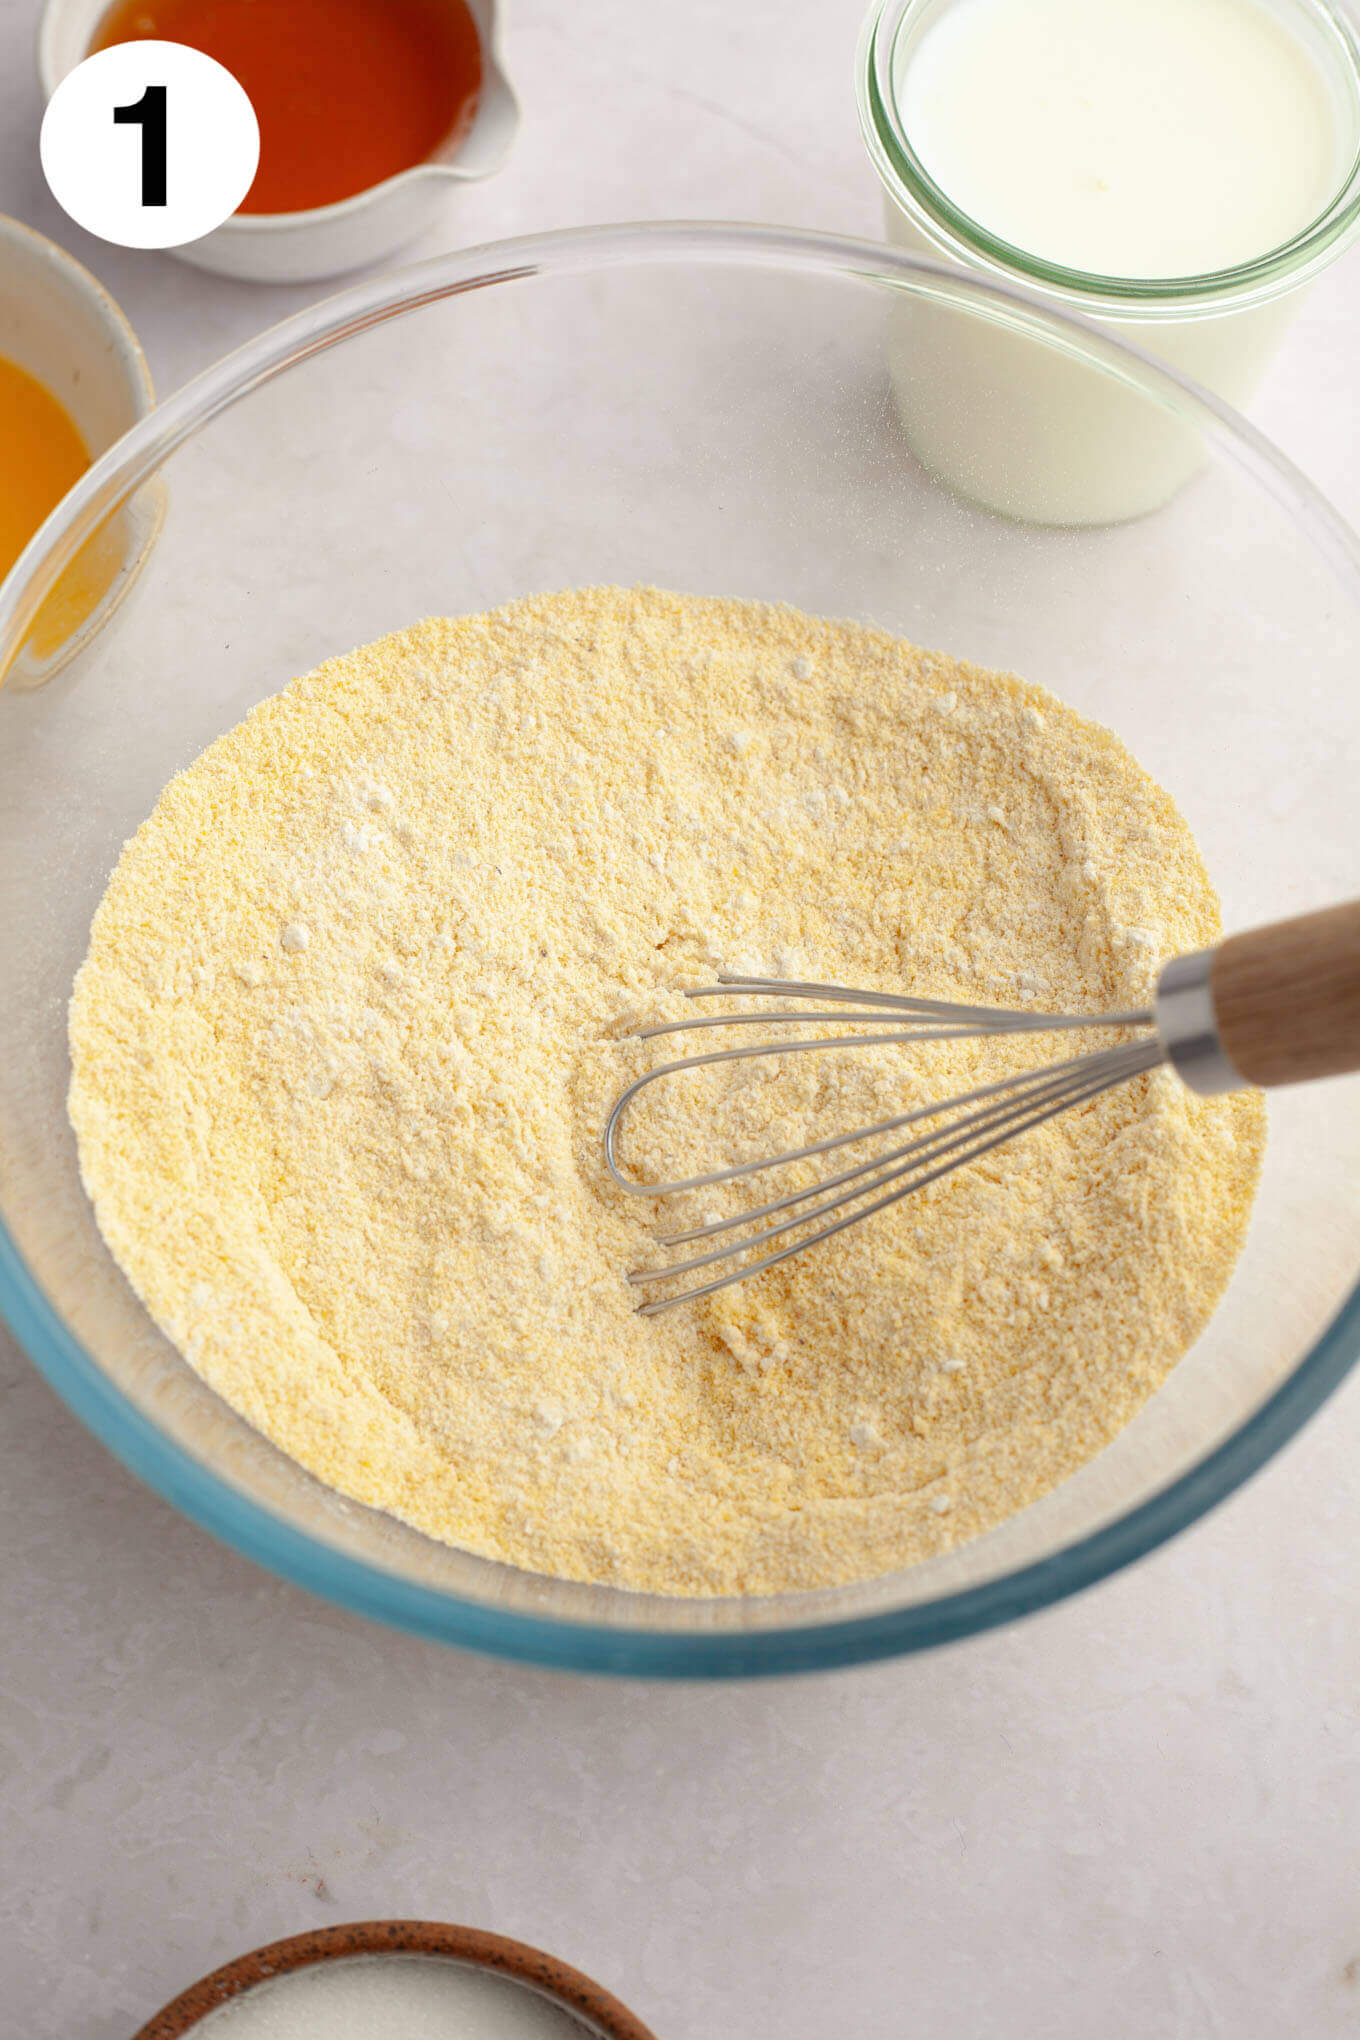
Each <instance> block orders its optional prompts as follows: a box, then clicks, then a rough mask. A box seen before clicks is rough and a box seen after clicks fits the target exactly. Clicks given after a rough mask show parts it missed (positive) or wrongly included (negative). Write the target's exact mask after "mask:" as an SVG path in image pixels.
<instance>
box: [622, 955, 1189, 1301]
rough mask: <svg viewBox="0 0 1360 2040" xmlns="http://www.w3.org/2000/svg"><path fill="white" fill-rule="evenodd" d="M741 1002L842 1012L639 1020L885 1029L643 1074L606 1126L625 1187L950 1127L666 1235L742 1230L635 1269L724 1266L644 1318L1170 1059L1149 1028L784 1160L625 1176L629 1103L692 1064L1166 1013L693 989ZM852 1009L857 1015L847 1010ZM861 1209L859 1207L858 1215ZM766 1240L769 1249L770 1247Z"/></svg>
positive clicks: (677, 1027)
mask: <svg viewBox="0 0 1360 2040" xmlns="http://www.w3.org/2000/svg"><path fill="white" fill-rule="evenodd" d="M732 996H750V997H753V998H760V999H764V998H770V997H778V998H788V999H799V1000H814V999H815V1000H819V1001H823V1002H829V1004H830V1010H821V1011H814V1012H807V1011H799V1010H798V1009H797V1008H796V1007H795V1008H780V1009H776V1010H774V1011H769V1010H756V1011H753V1012H749V1013H717V1014H706V1015H704V1016H702V1017H701V1018H697V1019H690V1020H672V1021H667V1022H664V1023H662V1024H659V1025H656V1026H652V1027H644V1028H640V1029H639V1030H638V1032H637V1035H636V1036H635V1038H636V1039H642V1040H646V1039H654V1038H656V1037H658V1036H661V1035H668V1034H679V1033H685V1032H690V1031H695V1030H698V1029H702V1028H711V1027H751V1026H765V1027H768V1026H772V1025H783V1026H809V1025H817V1024H829V1025H860V1026H863V1025H866V1024H867V1025H870V1026H876V1027H878V1028H879V1029H880V1031H879V1032H876V1033H869V1034H864V1033H846V1034H836V1035H829V1036H818V1037H816V1038H814V1039H813V1040H810V1041H790V1040H787V1039H783V1040H776V1041H761V1042H757V1043H753V1044H746V1045H742V1046H739V1047H736V1048H724V1049H714V1050H709V1051H708V1052H706V1053H700V1054H697V1055H691V1056H682V1057H679V1058H677V1059H676V1060H674V1061H671V1062H666V1063H661V1064H659V1065H658V1066H657V1067H656V1068H655V1069H653V1070H649V1071H647V1072H646V1073H645V1074H644V1075H643V1076H641V1077H638V1078H636V1079H635V1080H634V1081H633V1082H632V1083H631V1084H629V1085H628V1087H627V1088H626V1089H625V1090H624V1091H623V1092H621V1093H620V1095H619V1097H618V1098H617V1099H616V1100H615V1103H614V1106H613V1108H612V1110H611V1111H610V1114H609V1118H608V1120H607V1122H606V1126H605V1136H604V1151H605V1162H606V1166H607V1167H608V1169H609V1172H610V1175H611V1176H612V1177H613V1180H614V1181H615V1183H616V1184H618V1186H619V1188H620V1189H622V1190H626V1191H627V1192H629V1194H630V1195H632V1196H637V1197H654V1198H660V1197H669V1196H675V1195H678V1194H681V1193H683V1192H686V1191H693V1190H702V1189H707V1188H710V1187H713V1186H716V1185H718V1184H723V1183H733V1182H738V1181H741V1180H743V1179H745V1178H748V1177H754V1176H758V1175H762V1174H764V1173H766V1172H767V1171H770V1170H774V1169H782V1168H787V1167H790V1166H793V1165H795V1164H797V1163H800V1162H805V1161H811V1160H814V1159H815V1158H817V1157H818V1156H821V1155H829V1154H832V1153H834V1152H835V1151H837V1150H838V1149H842V1148H846V1147H853V1146H857V1145H859V1144H861V1143H862V1142H865V1141H871V1140H881V1139H883V1138H885V1137H886V1136H888V1135H890V1134H893V1133H897V1132H900V1131H902V1130H904V1129H905V1128H908V1127H913V1126H921V1125H923V1123H925V1122H928V1121H932V1120H936V1121H938V1120H943V1121H945V1122H946V1123H945V1124H944V1125H940V1126H936V1127H935V1128H934V1129H933V1130H931V1131H925V1132H921V1133H918V1134H916V1135H914V1136H913V1137H912V1138H910V1139H909V1140H907V1141H905V1142H904V1143H902V1144H901V1145H900V1146H897V1147H893V1148H890V1149H888V1150H887V1151H886V1152H881V1151H880V1152H877V1153H875V1154H873V1155H872V1156H870V1158H869V1159H868V1160H866V1161H863V1162H859V1163H856V1164H854V1165H853V1166H852V1167H850V1168H845V1169H842V1170H840V1171H839V1172H837V1173H833V1174H831V1175H828V1176H821V1177H819V1178H818V1179H817V1180H816V1181H814V1182H812V1183H810V1184H808V1185H807V1186H806V1187H805V1188H803V1189H801V1190H793V1191H790V1192H787V1193H786V1194H785V1195H783V1196H780V1197H775V1198H772V1199H770V1200H769V1201H768V1202H766V1203H764V1204H760V1205H757V1206H756V1207H754V1208H753V1209H748V1210H744V1211H741V1212H738V1213H736V1214H735V1215H734V1216H732V1217H727V1218H718V1219H714V1220H711V1221H709V1222H708V1223H706V1224H703V1225H698V1226H692V1227H690V1228H688V1229H687V1230H685V1231H681V1232H675V1233H670V1234H667V1235H664V1236H663V1237H661V1238H660V1239H659V1240H658V1245H659V1246H661V1247H663V1248H675V1247H685V1246H691V1245H695V1244H697V1243H698V1242H700V1241H707V1240H713V1239H720V1238H721V1236H723V1235H726V1234H731V1233H738V1235H739V1236H738V1237H736V1238H726V1239H722V1243H721V1244H720V1245H718V1246H716V1247H714V1248H712V1249H710V1250H709V1251H708V1252H705V1253H701V1254H694V1255H690V1256H688V1257H686V1258H685V1259H682V1260H679V1261H671V1262H669V1263H665V1264H662V1265H660V1266H657V1267H652V1268H638V1269H634V1270H632V1271H631V1272H630V1274H629V1276H628V1280H629V1282H631V1283H633V1284H645V1283H657V1282H665V1281H671V1280H677V1279H679V1278H682V1277H684V1276H686V1275H692V1274H696V1273H698V1272H699V1271H701V1270H702V1269H705V1268H710V1267H722V1272H721V1273H720V1274H718V1275H716V1276H714V1277H713V1278H711V1279H710V1280H709V1281H706V1282H701V1283H697V1284H694V1285H693V1286H691V1287H688V1288H684V1289H680V1290H676V1291H673V1292H672V1293H670V1294H669V1295H665V1296H659V1297H655V1298H652V1299H650V1300H649V1301H648V1302H646V1303H644V1304H642V1305H641V1306H640V1308H641V1311H642V1313H643V1315H645V1316H655V1315H656V1314H657V1313H659V1312H661V1311H665V1310H670V1309H672V1308H674V1306H675V1305H676V1304H679V1303H685V1302H689V1301H692V1300H693V1299H694V1298H696V1297H701V1296H709V1295H711V1294H712V1293H713V1292H714V1291H715V1290H719V1289H725V1288H727V1287H728V1286H729V1285H730V1284H732V1283H735V1282H744V1281H746V1280H747V1279H748V1277H750V1276H752V1275H756V1274H759V1273H760V1272H761V1270H762V1269H765V1268H772V1267H774V1266H776V1265H777V1264H778V1263H779V1262H780V1261H785V1260H788V1259H790V1258H791V1257H792V1256H793V1255H794V1254H800V1253H802V1252H803V1251H804V1250H805V1249H806V1248H808V1247H812V1246H816V1245H817V1244H819V1242H821V1241H823V1240H827V1239H830V1238H831V1237H832V1236H833V1235H834V1234H836V1233H838V1232H841V1231H843V1230H844V1229H845V1227H847V1226H850V1225H855V1224H858V1222H859V1220H860V1219H862V1218H868V1217H871V1216H872V1215H873V1214H874V1213H875V1212H879V1211H883V1210H884V1209H886V1208H887V1207H888V1206H889V1205H891V1204H896V1203H898V1202H899V1201H900V1200H901V1199H902V1198H904V1197H908V1196H911V1195H912V1194H913V1192H915V1191H917V1190H923V1189H924V1188H925V1187H926V1185H927V1184H929V1183H933V1182H935V1181H937V1180H938V1179H939V1178H940V1177H941V1176H944V1175H947V1174H949V1173H950V1171H951V1170H953V1169H956V1168H959V1167H960V1166H961V1165H962V1164H963V1163H964V1162H969V1161H974V1160H976V1159H977V1158H978V1157H979V1156H981V1155H983V1154H986V1153H988V1152H989V1151H990V1150H991V1149H992V1148H995V1147H999V1146H1000V1145H1001V1144H1002V1143H1003V1142H1005V1141H1009V1140H1013V1139H1015V1137H1016V1136H1017V1135H1018V1134H1021V1133H1024V1132H1026V1131H1028V1130H1029V1129H1030V1128H1031V1127H1035V1126H1039V1125H1041V1124H1042V1123H1043V1122H1044V1121H1045V1120H1046V1119H1051V1118H1053V1117H1054V1116H1055V1115H1056V1114H1058V1113H1060V1112H1065V1111H1068V1110H1070V1109H1071V1108H1072V1107H1074V1106H1077V1105H1080V1104H1083V1103H1086V1102H1087V1101H1089V1100H1090V1099H1092V1098H1095V1097H1098V1096H1099V1095H1100V1093H1101V1092H1102V1091H1107V1090H1110V1089H1111V1088H1113V1086H1115V1085H1117V1084H1123V1083H1127V1082H1128V1081H1129V1080H1130V1079H1131V1078H1133V1077H1135V1076H1138V1075H1141V1074H1142V1073H1143V1072H1144V1071H1147V1070H1151V1069H1154V1068H1156V1066H1157V1065H1158V1064H1159V1063H1160V1062H1162V1061H1163V1060H1164V1059H1165V1050H1164V1048H1163V1046H1162V1043H1161V1041H1160V1040H1159V1038H1158V1037H1157V1036H1156V1034H1155V1033H1154V1034H1151V1035H1149V1034H1148V1033H1147V1032H1146V1031H1143V1032H1142V1035H1141V1038H1140V1039H1138V1040H1135V1041H1131V1042H1122V1043H1120V1044H1118V1045H1116V1046H1115V1047H1112V1048H1107V1049H1099V1050H1096V1051H1094V1052H1093V1053H1090V1054H1086V1055H1079V1056H1071V1057H1068V1058H1067V1059H1065V1060H1063V1061H1060V1062H1055V1063H1050V1064H1048V1065H1046V1066H1045V1067H1043V1068H1040V1069H1037V1070H1030V1071H1026V1072H1024V1073H1022V1074H1021V1075H1018V1076H1014V1077H1003V1078H1001V1079H999V1080H998V1081H997V1082H995V1083H990V1084H983V1085H979V1086H978V1087H977V1088H976V1089H974V1090H971V1091H966V1092H963V1093H961V1094H959V1095H958V1096H956V1097H953V1098H945V1099H941V1100H939V1101H937V1102H932V1103H930V1104H928V1105H923V1106H918V1107H916V1108H914V1109H913V1110H912V1111H910V1112H903V1113H899V1114H897V1115H895V1116H894V1117H893V1118H891V1119H884V1120H880V1121H879V1122H878V1124H877V1125H874V1126H866V1127H857V1128H855V1129H853V1130H852V1131H850V1132H848V1133H838V1134H832V1135H829V1136H828V1137H827V1138H826V1139H824V1140H819V1141H812V1142H809V1143H808V1144H807V1145H805V1146H803V1147H799V1148H789V1149H786V1150H785V1151H784V1152H782V1153H780V1154H776V1155H767V1156H762V1157H759V1158H757V1159H754V1160H752V1161H748V1162H739V1163H736V1164H734V1165H732V1166H731V1167H728V1168H723V1169H713V1170H710V1171H708V1172H707V1173H706V1174H703V1175H698V1176H688V1177H678V1178H676V1179H675V1180H674V1181H671V1182H663V1183H642V1182H638V1181H636V1180H634V1179H633V1178H631V1177H629V1176H627V1175H625V1174H624V1172H623V1170H622V1167H621V1165H620V1162H619V1157H618V1136H619V1128H620V1125H621V1123H622V1121H623V1119H624V1116H625V1114H626V1113H627V1110H628V1108H629V1106H630V1105H631V1104H632V1102H633V1101H634V1099H635V1098H637V1096H638V1095H639V1093H640V1092H642V1091H644V1090H645V1089H646V1088H647V1087H648V1086H649V1085H651V1084H654V1083H658V1082H660V1081H662V1080H663V1079H664V1078H667V1077H671V1076H674V1075H676V1074H678V1073H681V1072H685V1071H689V1070H694V1069H702V1068H704V1067H707V1066H712V1065H715V1064H721V1063H728V1062H736V1061H745V1060H751V1059H754V1058H757V1057H763V1056H777V1055H799V1054H811V1053H813V1052H815V1051H818V1050H827V1049H837V1048H868V1047H877V1046H889V1045H893V1044H896V1043H900V1042H918V1041H957V1040H967V1039H977V1038H980V1037H986V1036H995V1035H1003V1034H1031V1033H1046V1032H1051V1031H1055V1030H1063V1029H1071V1028H1082V1029H1085V1028H1094V1027H1100V1028H1119V1029H1123V1030H1128V1029H1136V1030H1147V1029H1151V1028H1153V1027H1154V1026H1155V1017H1154V1014H1153V1012H1152V1011H1151V1009H1148V1008H1138V1009H1136V1010H1132V1011H1129V1012H1123V1013H1096V1014H1069V1013H1027V1012H1016V1011H1013V1010H1009V1009H1007V1008H1003V1007H994V1006H963V1005H955V1004H952V1003H950V1002H947V1001H943V1000H939V999H918V998H914V997H910V996H908V995H905V994H897V993H891V992H863V991H852V990H849V989H847V988H846V987H844V986H840V985H818V984H808V983H801V982H797V983H795V982H790V981H788V980H785V979H780V978H753V977H738V976H735V975H726V974H724V975H721V976H720V977H719V980H718V982H717V983H716V984H712V985H700V986H697V987H695V988H694V989H693V990H690V991H687V993H686V997H687V998H690V999H709V998H718V997H732ZM847 1007H849V1008H853V1010H849V1011H847V1010H844V1009H845V1008H847ZM889 1016H896V1017H898V1018H899V1020H900V1022H901V1024H900V1025H898V1026H897V1027H894V1028H891V1029H885V1028H884V1027H883V1022H884V1021H885V1020H886V1019H887V1018H888V1017H889ZM960 1115H961V1116H960ZM866 1198H867V1199H869V1200H871V1201H869V1202H867V1203H865V1202H864V1201H863V1200H864V1199H866ZM849 1206H855V1207H857V1208H855V1209H847V1207H849ZM833 1214H838V1215H833ZM764 1220H772V1221H773V1223H770V1224H763V1223H761V1221H764ZM819 1220H826V1221H827V1222H826V1223H825V1224H818V1225H817V1229H816V1230H815V1231H813V1232H810V1233H805V1234H804V1235H803V1236H802V1237H800V1238H796V1239H793V1240H790V1241H786V1242H785V1244H783V1245H779V1246H772V1244H771V1243H773V1242H775V1241H777V1240H783V1239H784V1238H785V1235H787V1234H789V1233H790V1232H799V1231H800V1230H801V1229H802V1228H804V1227H807V1226H809V1225H813V1224H815V1223H816V1222H817V1221H819ZM752 1226H754V1227H756V1230H754V1231H744V1232H742V1231H739V1229H740V1228H743V1227H752ZM766 1248H771V1250H770V1251H768V1252H767V1251H764V1249H766ZM752 1254H754V1255H755V1256H756V1258H755V1259H745V1258H742V1257H744V1256H747V1255H752ZM722 1264H728V1265H726V1266H723V1265H722Z"/></svg>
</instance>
